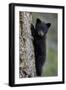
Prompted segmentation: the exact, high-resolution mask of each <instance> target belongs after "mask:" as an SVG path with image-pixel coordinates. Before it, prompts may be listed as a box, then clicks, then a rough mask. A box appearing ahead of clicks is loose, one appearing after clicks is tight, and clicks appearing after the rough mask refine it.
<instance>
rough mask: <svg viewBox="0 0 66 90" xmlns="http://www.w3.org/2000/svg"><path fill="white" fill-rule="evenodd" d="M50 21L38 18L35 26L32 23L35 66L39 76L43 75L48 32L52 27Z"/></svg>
mask: <svg viewBox="0 0 66 90" xmlns="http://www.w3.org/2000/svg"><path fill="white" fill-rule="evenodd" d="M50 25H51V24H50V23H45V22H42V21H41V20H40V19H38V18H37V20H36V25H35V28H34V26H33V24H31V32H32V36H33V38H34V40H33V44H34V51H35V66H36V74H37V76H41V73H42V66H43V65H44V63H45V59H46V34H47V32H48V29H49V27H50Z"/></svg>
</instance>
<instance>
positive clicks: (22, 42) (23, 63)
mask: <svg viewBox="0 0 66 90" xmlns="http://www.w3.org/2000/svg"><path fill="white" fill-rule="evenodd" d="M31 22H32V14H31V13H29V12H20V13H19V77H20V78H23V77H34V76H35V75H36V70H35V55H34V47H33V43H32V35H31V29H30V26H31Z"/></svg>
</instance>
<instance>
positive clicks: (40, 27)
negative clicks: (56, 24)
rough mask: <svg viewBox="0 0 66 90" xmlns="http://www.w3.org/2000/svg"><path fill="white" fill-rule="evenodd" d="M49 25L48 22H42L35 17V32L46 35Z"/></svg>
mask: <svg viewBox="0 0 66 90" xmlns="http://www.w3.org/2000/svg"><path fill="white" fill-rule="evenodd" d="M50 26H51V24H50V23H45V22H42V21H41V20H40V19H38V18H37V20H36V26H35V29H36V32H37V34H38V35H39V36H41V37H43V36H46V34H47V32H48V29H49V27H50Z"/></svg>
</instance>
